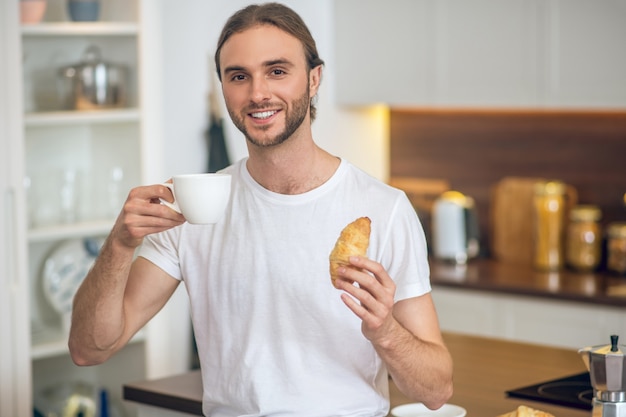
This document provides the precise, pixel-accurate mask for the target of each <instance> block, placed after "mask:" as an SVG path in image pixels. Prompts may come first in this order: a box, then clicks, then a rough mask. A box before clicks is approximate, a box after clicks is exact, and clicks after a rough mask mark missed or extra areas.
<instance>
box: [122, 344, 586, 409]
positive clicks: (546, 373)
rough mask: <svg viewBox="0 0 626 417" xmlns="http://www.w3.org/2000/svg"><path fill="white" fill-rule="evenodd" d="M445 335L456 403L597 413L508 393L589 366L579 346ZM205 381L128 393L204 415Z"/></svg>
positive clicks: (176, 379) (153, 404) (195, 375)
mask: <svg viewBox="0 0 626 417" xmlns="http://www.w3.org/2000/svg"><path fill="white" fill-rule="evenodd" d="M444 337H445V341H446V343H447V345H448V347H449V349H450V352H451V354H452V357H453V359H454V369H455V371H454V395H453V397H452V399H451V400H450V403H452V404H457V405H460V406H462V407H464V408H465V409H466V410H467V415H468V417H496V416H498V415H500V414H503V413H505V412H508V411H512V410H514V409H516V408H517V406H518V405H520V404H524V405H528V406H529V407H533V408H537V409H541V410H544V411H548V412H551V413H552V414H554V415H555V416H556V417H589V416H590V415H591V413H590V412H589V411H584V410H576V409H572V408H566V407H559V406H554V405H549V404H546V403H535V402H532V401H529V400H521V399H516V398H507V397H506V394H505V391H506V390H509V389H513V388H519V387H523V386H527V385H533V384H535V383H539V382H543V381H546V380H550V379H554V378H560V377H564V376H569V375H572V374H576V373H580V372H584V371H585V365H584V363H583V361H582V359H581V358H580V356H579V355H578V353H577V352H576V351H574V350H566V349H558V348H553V347H546V346H538V345H530V344H524V343H518V342H511V341H504V340H499V339H489V338H482V337H474V336H464V335H458V334H449V333H447V334H444ZM201 384H202V383H201V380H200V373H199V372H198V371H194V372H190V373H187V374H184V375H177V376H173V377H169V378H164V379H160V380H155V381H142V382H137V383H132V384H126V385H125V386H124V398H125V399H126V400H131V401H135V402H137V403H139V411H140V413H139V415H140V416H151V417H155V416H163V417H165V416H167V417H170V416H181V415H182V416H184V415H201V401H202V395H201V393H202V386H201ZM390 391H391V405H392V407H394V406H397V405H400V404H406V403H410V402H411V401H409V400H408V399H407V398H406V397H404V396H403V395H402V394H401V393H400V392H399V391H398V390H397V388H396V387H395V385H393V384H391V386H390ZM168 409H169V410H168ZM170 410H174V411H170ZM181 412H182V413H185V414H181ZM186 413H188V414H186Z"/></svg>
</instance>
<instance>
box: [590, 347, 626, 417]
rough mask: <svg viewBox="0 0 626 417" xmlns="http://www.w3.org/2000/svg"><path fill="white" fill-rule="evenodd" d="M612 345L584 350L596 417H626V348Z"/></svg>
mask: <svg viewBox="0 0 626 417" xmlns="http://www.w3.org/2000/svg"><path fill="white" fill-rule="evenodd" d="M617 341H618V336H616V335H612V336H611V344H609V345H601V346H591V347H586V348H583V349H580V350H579V351H578V353H580V355H581V356H582V358H583V362H585V366H586V367H587V369H588V370H589V376H590V378H591V385H592V387H593V393H594V399H593V414H592V415H593V416H594V417H626V354H625V352H626V346H625V345H618V344H617Z"/></svg>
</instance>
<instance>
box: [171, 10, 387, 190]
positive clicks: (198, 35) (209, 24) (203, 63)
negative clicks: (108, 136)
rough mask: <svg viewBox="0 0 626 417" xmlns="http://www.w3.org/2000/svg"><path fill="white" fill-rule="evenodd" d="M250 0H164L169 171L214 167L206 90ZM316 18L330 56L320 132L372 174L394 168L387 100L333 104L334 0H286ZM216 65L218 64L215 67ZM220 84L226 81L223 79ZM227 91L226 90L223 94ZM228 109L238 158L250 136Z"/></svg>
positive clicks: (322, 140)
mask: <svg viewBox="0 0 626 417" xmlns="http://www.w3.org/2000/svg"><path fill="white" fill-rule="evenodd" d="M251 2H252V1H251V0H246V1H244V0H231V1H229V2H227V3H228V4H227V5H226V4H225V3H226V2H224V1H221V0H180V1H167V0H161V4H162V7H163V10H162V12H163V13H162V16H163V24H162V27H163V31H162V36H163V40H162V44H163V48H164V49H163V61H164V62H163V67H162V71H163V77H164V91H163V94H164V95H163V103H164V112H163V114H164V118H163V129H164V137H165V146H164V155H165V159H166V161H165V167H164V172H165V173H166V175H168V176H169V175H174V174H180V173H186V172H201V171H205V170H206V169H207V160H208V158H207V144H206V142H205V139H204V137H203V131H204V129H206V127H207V124H208V115H207V114H208V113H207V109H208V104H207V93H208V85H209V60H212V57H213V54H214V52H215V44H216V42H217V37H218V36H219V32H220V30H221V28H222V26H223V24H224V22H225V21H226V19H227V18H228V17H229V16H230V15H231V14H232V13H233V12H234V11H236V10H238V9H240V8H241V7H244V6H246V5H248V4H250V3H251ZM283 3H284V4H286V5H288V6H290V7H292V8H293V9H294V10H296V11H297V12H298V13H299V14H300V15H301V16H302V18H303V19H304V21H305V22H306V23H307V25H308V26H309V29H310V30H311V32H312V33H313V36H314V37H315V39H316V42H317V46H318V50H319V52H320V55H321V57H322V59H324V61H325V62H326V66H325V72H324V76H323V81H322V87H321V90H320V93H319V100H318V104H317V108H318V116H317V119H316V121H315V122H314V123H313V133H314V138H315V140H316V141H317V143H318V144H319V145H320V146H322V147H323V148H325V149H327V150H328V151H329V152H331V153H333V154H335V155H338V156H341V157H343V158H346V159H348V160H350V161H351V162H352V163H354V164H356V165H357V166H359V167H361V168H362V169H364V170H365V171H367V172H369V173H370V174H371V175H373V176H375V177H377V178H380V179H383V180H384V179H386V178H387V175H388V138H387V136H388V134H387V124H388V120H387V112H386V111H385V109H382V108H369V109H347V108H339V107H338V106H336V105H335V104H334V99H333V90H334V89H333V84H334V82H335V68H334V62H333V60H334V59H333V55H334V44H333V36H334V35H333V34H334V31H333V7H332V0H317V1H310V0H287V1H284V2H283ZM211 68H212V67H211ZM218 87H219V85H218ZM219 96H220V99H221V92H220V94H219ZM223 114H225V115H226V116H225V118H226V119H227V120H226V122H227V123H226V126H227V131H226V132H227V133H226V134H227V140H228V146H229V152H230V157H231V160H232V161H235V160H237V159H240V158H242V157H244V156H246V155H247V150H246V145H245V139H244V138H243V136H242V135H241V134H240V132H239V131H238V130H237V129H236V128H235V127H234V126H233V125H232V123H231V122H230V120H229V119H228V115H227V114H226V112H225V111H224V113H223Z"/></svg>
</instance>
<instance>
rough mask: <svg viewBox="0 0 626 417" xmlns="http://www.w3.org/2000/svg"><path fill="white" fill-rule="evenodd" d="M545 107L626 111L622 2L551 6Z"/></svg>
mask: <svg viewBox="0 0 626 417" xmlns="http://www.w3.org/2000/svg"><path fill="white" fill-rule="evenodd" d="M546 4H547V7H546V11H545V13H546V16H547V24H546V41H545V42H544V47H545V49H544V55H543V57H542V59H543V60H544V61H545V65H544V67H543V68H544V77H545V78H544V79H545V85H546V86H547V88H546V89H545V104H547V105H549V106H572V107H620V108H624V107H626V0H596V1H591V0H551V1H548V2H547V3H546Z"/></svg>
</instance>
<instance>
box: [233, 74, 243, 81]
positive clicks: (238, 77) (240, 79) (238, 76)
mask: <svg viewBox="0 0 626 417" xmlns="http://www.w3.org/2000/svg"><path fill="white" fill-rule="evenodd" d="M245 79H246V76H245V75H242V74H237V75H233V77H232V78H231V80H233V81H243V80H245Z"/></svg>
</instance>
